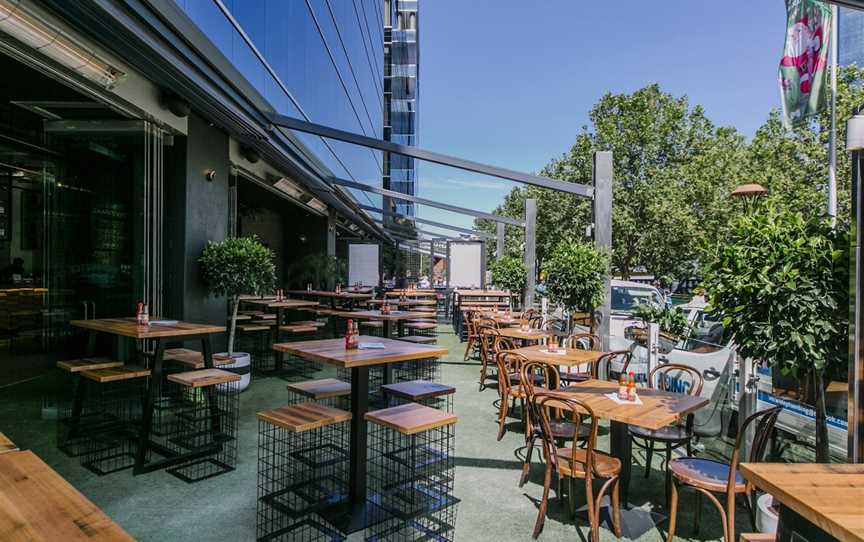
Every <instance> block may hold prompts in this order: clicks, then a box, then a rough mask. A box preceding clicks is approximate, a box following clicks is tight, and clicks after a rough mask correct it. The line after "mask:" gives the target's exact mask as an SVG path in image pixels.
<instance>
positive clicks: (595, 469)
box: [531, 392, 621, 542]
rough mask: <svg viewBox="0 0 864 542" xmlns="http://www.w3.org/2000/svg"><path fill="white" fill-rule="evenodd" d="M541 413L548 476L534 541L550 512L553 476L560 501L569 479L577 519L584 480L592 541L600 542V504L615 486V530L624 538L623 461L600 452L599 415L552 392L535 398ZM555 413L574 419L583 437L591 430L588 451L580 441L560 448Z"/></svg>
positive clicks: (535, 406) (569, 494) (569, 498)
mask: <svg viewBox="0 0 864 542" xmlns="http://www.w3.org/2000/svg"><path fill="white" fill-rule="evenodd" d="M531 408H532V409H533V411H534V412H536V413H537V417H538V419H539V421H540V425H541V427H542V429H541V431H540V434H541V436H542V438H543V457H544V459H545V461H546V473H545V476H544V479H543V496H542V498H541V500H540V509H539V510H538V512H537V521H536V522H535V523H534V535H533V536H534V538H537V537H538V536H539V535H540V531H542V530H543V523H544V522H545V520H546V509H547V508H548V503H549V488H550V486H551V485H552V473H553V472H554V473H555V475H556V478H557V482H558V484H557V490H556V493H557V495H558V498H559V499H560V498H561V486H562V482H563V480H565V479H566V480H567V482H568V489H569V491H568V492H567V501H568V504H569V509H570V516H571V517H575V513H576V503H575V500H574V498H573V497H574V493H575V491H574V490H575V485H576V484H575V481H576V480H583V481H584V484H585V500H586V501H587V504H588V522H589V524H590V525H591V540H592V541H593V542H599V540H600V504H601V502H602V500H603V496H604V495H605V494H606V492H607V491H608V490H609V488H610V487H611V489H612V499H611V500H612V528H613V530H614V532H615V536H616V537H618V538H621V504H620V501H619V497H618V485H619V484H618V477H619V475H620V474H621V461H620V460H619V459H618V458H616V457H612V456H611V455H608V454H605V453H603V452H600V451H598V450H596V449H595V448H596V445H597V416H596V415H595V414H594V411H593V410H592V409H591V407H590V406H588V404H587V403H585V402H583V401H580V400H578V399H575V398H573V397H567V396H564V395H561V394H553V393H549V392H544V393H537V394H536V395H535V396H534V401H533V405H532V407H531ZM553 411H558V412H561V413H562V415H563V417H564V418H565V419H570V420H571V423H572V424H573V425H574V426H575V428H576V431H575V432H574V434H576V435H578V434H579V432H580V431H579V429H580V427H582V426H583V425H586V426H587V427H588V439H587V443H586V446H585V448H578V447H577V446H576V441H575V439H574V440H571V442H570V445H569V446H564V447H559V446H558V445H557V443H556V442H555V438H554V437H553V435H554V433H553V430H552V423H553V418H552V417H551V413H552V412H553ZM595 479H599V480H603V481H604V482H603V485H602V486H601V488H600V492H599V493H598V494H597V496H596V497H595V496H594V488H593V482H594V480H595Z"/></svg>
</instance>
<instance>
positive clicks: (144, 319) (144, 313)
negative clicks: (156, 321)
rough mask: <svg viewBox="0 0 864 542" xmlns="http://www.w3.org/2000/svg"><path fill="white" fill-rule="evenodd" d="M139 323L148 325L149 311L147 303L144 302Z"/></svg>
mask: <svg viewBox="0 0 864 542" xmlns="http://www.w3.org/2000/svg"><path fill="white" fill-rule="evenodd" d="M141 325H142V326H149V325H150V313H149V311H148V310H147V303H144V310H142V311H141Z"/></svg>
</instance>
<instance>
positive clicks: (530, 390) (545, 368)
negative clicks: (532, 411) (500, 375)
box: [519, 361, 561, 404]
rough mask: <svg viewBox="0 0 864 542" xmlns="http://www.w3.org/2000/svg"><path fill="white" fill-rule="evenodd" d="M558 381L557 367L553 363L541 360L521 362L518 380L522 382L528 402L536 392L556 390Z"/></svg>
mask: <svg viewBox="0 0 864 542" xmlns="http://www.w3.org/2000/svg"><path fill="white" fill-rule="evenodd" d="M560 381H561V377H560V376H559V375H558V368H557V367H555V366H553V365H550V364H548V363H543V362H541V361H522V362H521V366H520V368H519V382H520V383H521V384H522V389H523V390H524V391H525V397H526V401H527V402H528V403H529V404H530V402H531V400H532V399H533V398H534V395H535V394H536V393H537V392H539V391H550V390H557V389H558V385H559V383H560Z"/></svg>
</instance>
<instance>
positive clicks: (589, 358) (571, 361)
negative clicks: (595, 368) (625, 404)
mask: <svg viewBox="0 0 864 542" xmlns="http://www.w3.org/2000/svg"><path fill="white" fill-rule="evenodd" d="M513 352H514V353H516V354H521V355H522V356H525V358H526V359H527V360H528V361H540V362H543V363H548V364H549V365H559V366H563V367H580V366H582V365H593V364H594V363H597V360H599V359H600V358H602V357H603V356H605V355H606V354H608V353H609V352H600V351H596V350H582V349H579V348H560V347H559V348H558V352H557V353H554V354H553V353H552V352H549V351H548V350H547V349H546V347H545V346H542V345H534V346H526V347H524V348H517V349H516V350H513ZM616 390H617V388H616Z"/></svg>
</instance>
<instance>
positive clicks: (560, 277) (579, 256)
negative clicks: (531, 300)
mask: <svg viewBox="0 0 864 542" xmlns="http://www.w3.org/2000/svg"><path fill="white" fill-rule="evenodd" d="M543 272H544V273H545V275H546V293H547V294H548V295H549V299H550V301H551V302H552V303H554V304H556V305H561V306H562V307H563V308H564V310H566V311H567V312H568V313H569V314H570V316H571V317H574V316H575V315H576V313H577V312H579V311H585V312H588V313H589V314H592V313H593V312H594V309H595V308H596V307H598V306H600V304H601V303H603V296H604V294H605V289H606V280H607V276H608V274H609V255H608V254H607V253H605V252H602V251H599V250H597V249H596V248H594V246H593V245H591V244H589V243H586V242H584V241H580V240H565V241H562V242H561V243H559V244H558V246H557V247H555V249H554V250H553V251H552V254H551V255H550V256H549V258H548V259H547V260H546V261H545V262H543ZM591 331H592V332H593V331H594V319H593V318H592V319H591Z"/></svg>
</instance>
